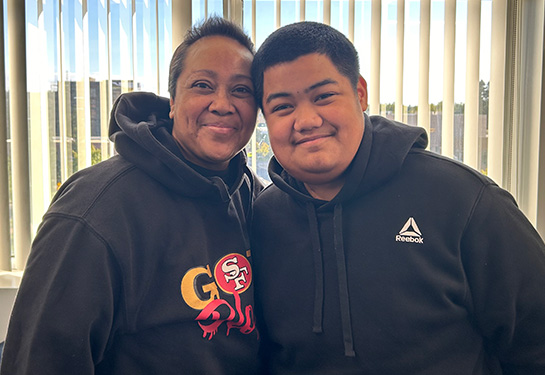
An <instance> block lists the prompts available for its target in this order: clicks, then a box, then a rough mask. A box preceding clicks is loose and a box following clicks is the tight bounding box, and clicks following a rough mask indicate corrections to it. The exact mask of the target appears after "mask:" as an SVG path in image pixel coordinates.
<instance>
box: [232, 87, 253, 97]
mask: <svg viewBox="0 0 545 375" xmlns="http://www.w3.org/2000/svg"><path fill="white" fill-rule="evenodd" d="M233 93H235V94H242V95H252V94H253V92H252V90H251V89H250V88H249V87H247V86H237V87H235V88H234V89H233Z"/></svg>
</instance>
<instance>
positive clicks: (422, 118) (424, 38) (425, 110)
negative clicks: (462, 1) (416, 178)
mask: <svg viewBox="0 0 545 375" xmlns="http://www.w3.org/2000/svg"><path fill="white" fill-rule="evenodd" d="M479 1H480V0H479ZM430 7H431V4H430V0H422V1H420V54H419V55H420V58H419V63H418V64H419V73H418V126H420V127H422V128H424V129H426V131H427V132H428V134H429V133H430V74H429V72H430V18H431V15H430V12H431V10H430ZM428 147H429V146H428Z"/></svg>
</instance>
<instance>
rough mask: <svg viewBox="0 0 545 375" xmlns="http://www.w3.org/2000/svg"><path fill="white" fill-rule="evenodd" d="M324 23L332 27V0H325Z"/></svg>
mask: <svg viewBox="0 0 545 375" xmlns="http://www.w3.org/2000/svg"><path fill="white" fill-rule="evenodd" d="M339 6H341V5H339ZM324 23H325V24H326V25H331V0H324Z"/></svg>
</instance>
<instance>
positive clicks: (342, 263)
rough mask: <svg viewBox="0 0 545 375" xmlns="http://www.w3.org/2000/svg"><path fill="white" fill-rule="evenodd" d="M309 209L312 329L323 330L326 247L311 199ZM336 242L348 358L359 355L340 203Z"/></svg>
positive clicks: (335, 217)
mask: <svg viewBox="0 0 545 375" xmlns="http://www.w3.org/2000/svg"><path fill="white" fill-rule="evenodd" d="M306 210H307V216H308V220H309V225H310V237H311V241H312V250H313V251H312V252H313V257H314V275H315V285H314V288H315V289H314V318H313V324H312V332H314V333H322V331H323V326H322V324H323V308H324V265H323V259H322V248H321V246H320V233H319V227H318V218H317V216H316V210H315V208H314V205H313V204H312V203H311V202H307V203H306ZM333 241H334V246H335V257H336V260H337V278H338V283H339V303H340V309H341V324H342V330H343V341H344V355H345V356H347V357H355V356H356V353H355V351H354V339H353V336H352V321H351V319H350V298H349V294H348V276H347V272H346V257H345V254H344V243H343V223H342V206H341V205H340V204H337V205H335V208H334V211H333Z"/></svg>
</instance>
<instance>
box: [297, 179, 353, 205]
mask: <svg viewBox="0 0 545 375" xmlns="http://www.w3.org/2000/svg"><path fill="white" fill-rule="evenodd" d="M304 185H305V188H306V189H307V191H308V192H309V193H310V195H311V196H312V197H313V198H316V199H321V200H323V201H330V200H332V199H333V198H335V196H336V195H337V194H338V193H339V191H341V189H342V187H343V186H344V178H342V179H337V180H334V181H332V182H328V183H326V184H319V185H313V184H307V183H305V184H304Z"/></svg>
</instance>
